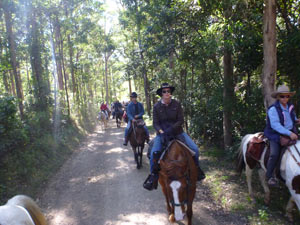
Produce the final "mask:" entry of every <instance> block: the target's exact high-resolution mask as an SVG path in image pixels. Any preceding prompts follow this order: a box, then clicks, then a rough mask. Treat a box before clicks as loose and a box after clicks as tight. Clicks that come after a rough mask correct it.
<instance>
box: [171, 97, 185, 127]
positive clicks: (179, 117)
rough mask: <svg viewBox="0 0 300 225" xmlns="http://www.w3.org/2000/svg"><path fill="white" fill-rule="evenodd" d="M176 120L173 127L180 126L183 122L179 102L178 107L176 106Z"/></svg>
mask: <svg viewBox="0 0 300 225" xmlns="http://www.w3.org/2000/svg"><path fill="white" fill-rule="evenodd" d="M176 121H177V122H176V123H174V124H173V129H176V128H178V127H181V126H182V125H183V123H184V118H183V110H182V107H181V104H180V103H178V107H177V120H176Z"/></svg>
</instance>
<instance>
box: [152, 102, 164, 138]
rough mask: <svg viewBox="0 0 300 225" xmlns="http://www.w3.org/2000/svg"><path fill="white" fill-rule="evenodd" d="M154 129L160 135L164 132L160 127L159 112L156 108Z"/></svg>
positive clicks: (154, 109)
mask: <svg viewBox="0 0 300 225" xmlns="http://www.w3.org/2000/svg"><path fill="white" fill-rule="evenodd" d="M153 127H154V129H155V130H156V131H157V132H158V133H161V132H160V131H162V129H161V126H160V125H159V120H158V112H157V107H156V106H154V108H153Z"/></svg>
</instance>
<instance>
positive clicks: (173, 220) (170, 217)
mask: <svg viewBox="0 0 300 225" xmlns="http://www.w3.org/2000/svg"><path fill="white" fill-rule="evenodd" d="M169 221H170V222H171V223H175V216H174V214H171V215H170V216H169Z"/></svg>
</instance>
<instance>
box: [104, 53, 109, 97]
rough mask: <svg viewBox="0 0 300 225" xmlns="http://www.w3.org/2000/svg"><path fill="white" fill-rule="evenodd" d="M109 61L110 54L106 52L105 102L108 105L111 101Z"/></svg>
mask: <svg viewBox="0 0 300 225" xmlns="http://www.w3.org/2000/svg"><path fill="white" fill-rule="evenodd" d="M108 59H109V56H108V53H107V52H105V53H104V61H105V62H104V66H105V71H104V72H105V73H104V77H105V94H106V95H105V101H106V103H108V101H109V92H108Z"/></svg>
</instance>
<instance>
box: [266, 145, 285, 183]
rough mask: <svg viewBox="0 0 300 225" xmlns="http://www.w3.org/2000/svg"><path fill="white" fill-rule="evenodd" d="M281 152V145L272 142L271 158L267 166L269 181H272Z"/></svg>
mask: <svg viewBox="0 0 300 225" xmlns="http://www.w3.org/2000/svg"><path fill="white" fill-rule="evenodd" d="M280 152H281V145H280V144H279V143H278V142H276V141H271V140H270V156H269V160H268V164H267V174H266V177H267V179H270V178H271V177H272V176H273V171H274V169H275V167H276V165H277V162H278V158H279V156H280Z"/></svg>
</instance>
